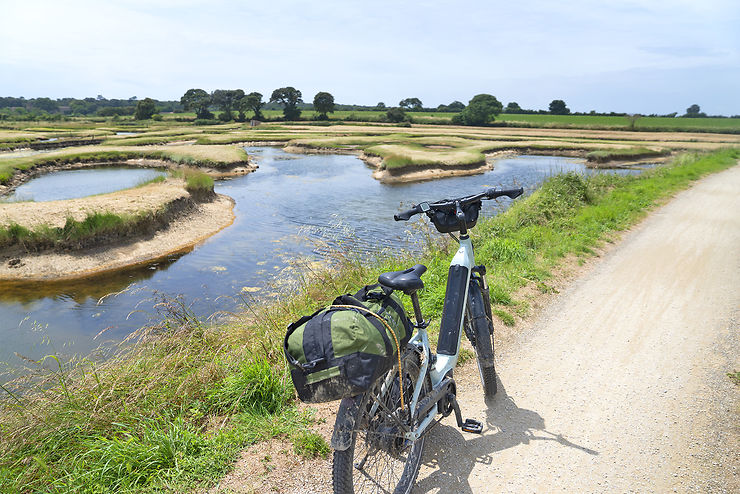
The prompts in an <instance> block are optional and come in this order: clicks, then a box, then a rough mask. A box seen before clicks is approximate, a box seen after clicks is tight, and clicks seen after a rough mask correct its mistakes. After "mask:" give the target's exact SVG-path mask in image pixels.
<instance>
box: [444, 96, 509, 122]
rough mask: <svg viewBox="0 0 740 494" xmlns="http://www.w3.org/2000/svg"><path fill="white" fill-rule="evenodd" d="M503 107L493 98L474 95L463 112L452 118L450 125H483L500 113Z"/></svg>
mask: <svg viewBox="0 0 740 494" xmlns="http://www.w3.org/2000/svg"><path fill="white" fill-rule="evenodd" d="M502 109H503V105H502V104H501V102H500V101H499V100H497V99H496V97H495V96H492V95H490V94H476V95H475V96H473V99H471V100H470V101H469V102H468V106H466V107H465V109H464V110H463V111H461V112H460V113H459V114H457V115H455V116H454V117H453V118H452V123H455V124H463V125H485V124H487V123H488V122H490V121H492V120H494V118H495V117H496V115H498V114H499V113H501V110H502Z"/></svg>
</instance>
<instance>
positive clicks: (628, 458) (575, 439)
mask: <svg viewBox="0 0 740 494" xmlns="http://www.w3.org/2000/svg"><path fill="white" fill-rule="evenodd" d="M739 320H740V166H736V167H734V168H733V169H731V170H728V171H726V172H723V173H720V174H717V175H713V176H711V177H709V178H706V179H704V180H702V181H701V182H699V183H698V184H697V185H696V186H695V187H693V188H692V189H690V190H688V191H686V192H683V193H681V194H679V195H678V196H677V197H676V198H675V200H673V201H671V202H670V203H669V204H668V205H667V206H665V207H663V208H661V209H659V210H658V211H656V212H655V213H654V214H652V215H651V216H650V217H649V218H648V219H647V220H646V221H644V222H643V223H642V224H641V225H640V226H639V227H638V228H636V229H635V230H634V231H632V232H630V233H628V234H627V235H625V237H624V240H623V241H622V242H621V244H620V245H619V246H618V247H616V248H615V249H613V250H612V251H611V252H610V253H609V254H608V255H607V256H606V257H605V259H603V260H602V261H601V262H599V263H597V265H596V267H595V268H594V269H593V270H592V271H591V272H589V273H588V274H587V275H585V276H584V277H582V278H581V279H580V280H578V281H577V282H575V283H574V284H572V285H571V286H570V287H569V288H568V289H567V291H565V292H563V293H562V294H561V295H560V296H559V297H558V298H557V300H556V301H555V302H554V303H553V304H551V305H550V306H549V307H548V309H546V311H545V312H544V313H543V314H542V315H541V317H540V318H539V320H537V321H535V322H534V324H533V325H532V328H530V329H529V330H527V331H525V332H524V333H523V334H522V335H521V336H520V337H519V338H518V339H517V340H515V341H514V343H513V344H512V345H509V346H507V348H506V349H505V351H504V354H503V355H499V356H498V358H497V367H498V371H499V375H500V384H499V394H498V395H497V397H496V399H495V401H494V402H493V404H492V406H491V407H486V406H485V405H484V404H483V403H482V391H481V389H480V386H479V384H478V376H477V373H475V375H472V374H473V373H471V372H463V373H461V375H459V380H460V385H461V389H460V399H459V401H460V403H461V404H462V408H463V415H465V416H467V417H473V418H477V419H479V420H484V421H485V422H486V424H487V427H486V431H485V433H484V434H483V435H482V436H475V435H471V434H465V433H462V432H460V431H459V430H458V429H457V428H456V427H453V423H454V422H453V421H452V420H451V418H448V419H446V420H445V421H444V422H443V423H442V424H441V425H440V426H439V427H437V428H436V430H434V431H432V433H431V436H430V441H428V442H427V447H426V453H427V454H426V456H425V459H424V466H423V467H422V471H421V473H420V475H419V479H418V481H417V488H416V489H415V490H414V492H415V493H428V492H429V493H431V492H434V493H468V492H475V493H482V492H740V426H739V422H738V419H739V418H740V390H738V388H737V387H736V386H735V385H734V384H732V382H731V381H730V380H729V379H728V378H727V376H726V373H727V372H729V371H732V370H740V337H739V336H740V334H739V333H740V332H739V331H738V330H739V329H740V323H739V322H738V321H739Z"/></svg>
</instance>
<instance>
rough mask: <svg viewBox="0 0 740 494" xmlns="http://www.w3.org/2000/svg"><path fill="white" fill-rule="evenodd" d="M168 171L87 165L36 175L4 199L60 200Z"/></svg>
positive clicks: (138, 181) (130, 184)
mask: <svg viewBox="0 0 740 494" xmlns="http://www.w3.org/2000/svg"><path fill="white" fill-rule="evenodd" d="M164 175H165V173H164V172H162V171H159V170H155V169H148V168H126V167H115V168H111V167H106V168H86V169H84V170H64V171H59V172H55V173H49V174H47V175H43V176H41V177H38V178H34V179H33V180H30V181H29V182H26V183H25V184H23V185H20V186H19V187H17V188H16V189H15V191H14V192H13V194H11V195H9V196H3V197H2V199H3V200H4V201H8V202H13V201H35V202H45V201H59V200H64V199H76V198H79V197H87V196H92V195H96V194H106V193H108V192H115V191H117V190H122V189H128V188H131V187H134V186H136V185H139V184H141V183H144V182H146V181H148V180H152V179H154V178H157V177H160V176H164Z"/></svg>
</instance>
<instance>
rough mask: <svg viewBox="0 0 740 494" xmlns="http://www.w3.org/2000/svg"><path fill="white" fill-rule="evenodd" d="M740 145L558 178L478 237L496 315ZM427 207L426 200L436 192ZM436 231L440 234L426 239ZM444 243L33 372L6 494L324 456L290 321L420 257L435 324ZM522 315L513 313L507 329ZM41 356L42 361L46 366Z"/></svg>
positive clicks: (114, 486)
mask: <svg viewBox="0 0 740 494" xmlns="http://www.w3.org/2000/svg"><path fill="white" fill-rule="evenodd" d="M738 158H740V150H738V149H730V150H725V151H721V152H716V153H713V154H710V155H696V154H686V155H681V156H679V157H677V158H675V159H674V160H672V161H671V162H670V163H668V164H666V165H664V166H661V167H659V168H656V169H653V170H649V171H646V172H644V173H643V174H641V175H639V176H617V175H597V176H591V177H584V176H579V175H575V174H565V175H559V176H556V177H553V178H551V179H550V180H549V181H547V182H546V183H545V184H544V185H543V187H542V188H541V189H539V190H538V191H536V192H535V193H533V194H532V195H531V196H529V197H528V198H526V199H523V200H519V201H517V202H516V204H514V205H513V206H512V207H511V208H509V209H508V210H507V211H506V212H504V213H502V214H500V215H498V216H496V217H494V218H491V219H481V220H479V222H478V226H476V228H475V230H473V232H474V234H475V236H474V242H475V244H476V249H477V251H476V254H477V256H478V260H479V261H480V262H481V263H485V264H486V265H487V266H488V272H489V275H488V279H489V284H490V285H491V287H492V288H491V297H492V300H493V301H494V303H495V305H496V307H495V310H496V311H503V312H505V313H506V314H509V315H511V313H512V312H514V313H516V314H519V315H526V308H527V304H526V302H525V301H520V300H517V299H516V296H517V293H518V290H519V289H520V288H522V287H523V286H525V285H532V286H534V287H535V288H537V289H540V290H545V289H547V283H546V281H547V280H548V278H549V277H551V276H552V274H551V273H552V272H553V270H554V269H555V268H557V266H559V265H560V263H562V262H563V260H564V259H566V258H569V257H571V256H583V257H586V256H590V255H592V253H593V252H594V249H596V248H598V247H599V245H601V244H602V243H603V242H605V241H608V240H610V239H611V238H613V236H614V235H615V233H616V232H619V231H621V230H624V229H625V228H627V227H629V226H630V225H633V224H635V223H636V222H637V221H639V220H640V219H641V218H642V217H644V216H645V215H646V214H647V213H648V211H649V210H650V209H651V208H653V207H655V206H656V205H659V204H661V203H663V202H664V201H666V200H667V199H669V198H670V197H671V196H672V195H673V194H674V193H676V192H677V191H679V190H681V189H684V188H686V187H688V186H689V185H690V184H691V183H692V182H693V181H695V180H697V179H699V178H701V177H703V176H705V175H707V174H709V173H714V172H718V171H721V170H723V169H726V168H729V167H731V166H733V165H735V164H736V163H737V160H738ZM430 199H433V198H430ZM435 238H436V237H435ZM455 250H456V246H455V245H454V244H452V243H450V242H436V241H433V240H432V237H429V239H428V242H427V248H426V251H425V253H423V254H422V255H421V256H414V257H413V259H412V257H411V255H410V254H401V255H394V256H393V257H388V256H386V257H383V256H380V257H378V258H377V259H376V260H375V261H374V262H369V261H368V259H367V258H366V257H365V256H363V255H359V254H358V255H353V254H347V253H346V252H341V253H338V254H337V258H336V264H335V268H333V269H332V270H325V269H315V268H311V267H310V266H306V268H305V269H304V270H302V271H301V272H302V275H300V276H301V279H300V285H299V288H298V289H297V290H295V291H294V292H292V293H290V294H285V295H284V296H282V297H280V300H279V301H278V302H275V303H272V304H253V303H249V301H245V304H246V306H245V311H244V312H243V313H241V314H239V315H237V316H236V317H235V318H234V319H232V320H230V321H229V322H228V323H220V324H215V325H210V324H205V323H203V322H202V321H201V320H199V319H198V318H197V317H195V316H194V315H193V314H192V312H190V310H189V309H188V307H187V305H186V304H185V303H184V302H183V301H181V300H179V299H174V300H172V299H163V300H162V301H161V302H160V303H158V304H157V307H158V308H159V310H161V311H162V314H160V318H159V320H158V322H157V323H156V324H154V325H152V326H150V327H148V328H144V329H142V330H141V331H140V332H138V333H137V334H136V335H135V336H134V337H132V338H136V339H137V340H138V343H137V344H135V345H130V346H128V347H126V348H125V349H124V350H122V351H121V353H119V354H118V355H117V356H116V357H115V358H113V359H112V360H110V361H108V362H107V363H106V364H104V365H97V364H95V363H92V362H86V361H83V362H77V363H73V364H68V365H64V364H62V363H60V362H59V361H57V360H54V358H53V357H48V358H47V359H46V363H47V364H49V363H54V364H55V366H54V367H53V368H55V369H56V370H53V371H44V372H42V371H39V372H40V373H41V374H42V375H43V376H45V378H46V380H45V381H43V382H41V383H40V384H38V385H35V386H33V387H31V388H29V387H28V386H29V385H28V384H27V383H26V387H24V388H23V389H25V391H24V392H21V391H19V388H17V387H13V386H12V385H6V386H3V388H2V390H1V391H0V394H2V395H3V398H2V400H3V401H2V409H0V491H2V492H11V493H12V492H33V491H51V492H103V491H117V492H147V491H162V490H169V491H173V490H174V491H178V490H179V491H182V490H187V489H194V488H205V487H208V486H211V485H213V484H214V483H215V482H216V481H217V480H218V479H219V478H220V477H221V476H222V475H223V474H225V473H226V472H227V470H228V469H229V466H230V465H231V463H232V462H233V460H234V459H235V458H236V456H237V455H238V452H239V451H240V449H242V448H243V447H244V446H246V445H248V444H251V443H253V442H255V441H259V440H263V439H266V438H270V437H274V436H283V437H287V438H290V439H291V440H292V441H293V442H294V445H296V448H297V450H298V451H300V452H301V454H304V452H305V454H306V455H313V454H323V453H322V451H325V450H324V446H323V445H322V444H321V443H318V444H315V437H310V436H306V435H305V428H306V427H307V426H308V424H310V422H311V417H310V416H308V415H306V414H304V413H299V412H298V411H297V409H296V407H295V406H294V402H293V393H292V389H291V385H290V382H289V380H288V377H287V373H286V369H285V364H284V361H283V357H282V351H281V344H282V339H283V336H284V331H285V327H286V326H287V324H288V323H289V322H292V321H293V320H295V319H297V318H298V317H299V316H301V315H303V314H306V313H310V312H311V311H313V310H314V309H315V308H316V307H318V306H321V305H325V304H327V303H329V302H330V301H331V300H332V299H333V298H334V297H335V296H336V295H337V294H339V293H347V292H350V291H353V290H356V289H357V288H358V287H360V286H361V285H363V284H365V283H367V282H369V281H372V280H373V279H374V278H376V277H377V275H378V274H379V273H381V272H383V271H387V270H392V269H400V268H402V267H406V266H407V265H408V264H409V263H413V262H423V263H424V264H426V265H427V266H428V268H429V270H428V272H427V273H426V274H425V275H424V280H425V283H426V284H427V288H426V289H425V290H424V291H423V292H422V294H421V298H422V307H423V310H424V311H425V313H426V315H428V316H429V317H431V318H432V319H434V320H437V321H438V320H439V317H440V314H441V310H442V303H443V299H444V291H445V287H444V280H445V279H446V274H447V267H448V263H449V258H450V256H451V255H452V254H453V252H454V251H455ZM514 322H516V320H514ZM41 364H42V363H39V367H40V368H41V367H42V365H41Z"/></svg>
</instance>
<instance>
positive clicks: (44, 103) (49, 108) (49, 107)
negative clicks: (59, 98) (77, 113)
mask: <svg viewBox="0 0 740 494" xmlns="http://www.w3.org/2000/svg"><path fill="white" fill-rule="evenodd" d="M33 107H34V108H38V109H39V110H43V111H45V112H48V113H52V112H55V111H59V104H58V103H57V102H56V101H54V100H52V99H49V98H36V99H35V100H33Z"/></svg>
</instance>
